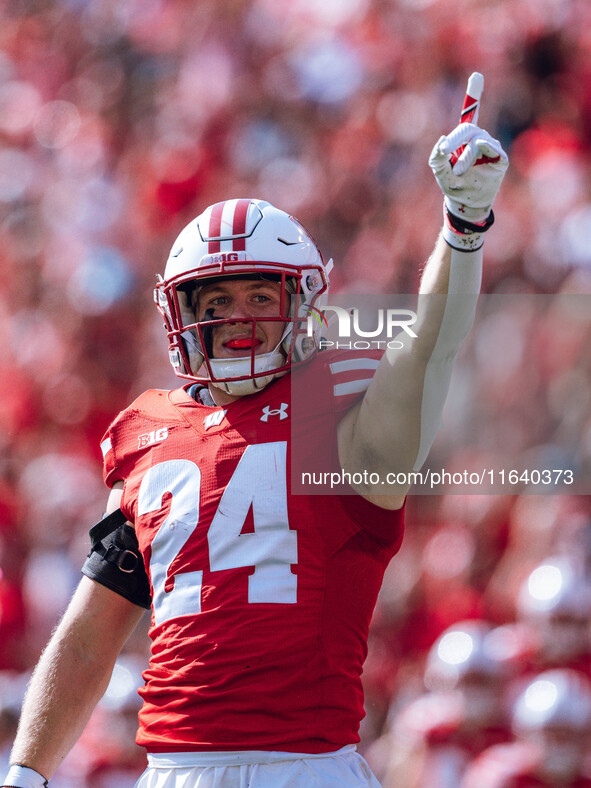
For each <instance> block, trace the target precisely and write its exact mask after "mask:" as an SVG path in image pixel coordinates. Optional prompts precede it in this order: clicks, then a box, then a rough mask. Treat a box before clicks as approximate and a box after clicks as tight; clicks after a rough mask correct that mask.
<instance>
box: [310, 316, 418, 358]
mask: <svg viewBox="0 0 591 788" xmlns="http://www.w3.org/2000/svg"><path fill="white" fill-rule="evenodd" d="M306 310H307V312H308V328H307V331H308V336H309V337H312V336H314V327H315V326H314V321H315V320H317V321H318V322H319V323H321V324H322V323H324V325H326V327H327V328H328V325H329V321H328V320H327V319H326V315H325V314H324V313H325V312H327V311H330V312H332V315H333V320H334V316H336V319H337V321H338V339H336V340H328V339H326V338H324V337H323V338H322V339H320V341H319V347H320V349H321V350H323V349H326V348H333V349H341V348H344V349H348V350H368V349H370V348H378V349H384V348H389V349H390V350H402V348H403V347H404V343H403V342H402V341H401V339H398V338H397V339H394V337H395V336H396V337H400V335H401V334H402V333H405V334H406V335H407V336H409V337H411V339H416V337H417V335H416V333H415V332H414V331H413V329H412V328H411V326H412V325H413V324H414V323H416V320H417V314H416V312H413V311H412V310H411V309H377V310H376V313H377V314H376V315H375V317H374V320H373V321H372V322H373V326H375V327H372V328H370V329H367V328H361V326H360V325H359V323H360V319H359V309H357V307H354V308H353V309H345V308H344V307H342V306H333V305H331V306H323V307H315V306H313V307H306ZM366 314H367V312H364V315H366ZM330 322H332V320H331V321H330ZM367 322H368V321H367V320H365V321H364V323H367ZM384 335H385V337H386V339H383V338H382V339H377V337H383V336H384ZM351 337H353V340H351ZM343 338H345V339H348V340H349V341H348V342H341V341H340V340H341V339H343ZM368 340H371V341H368Z"/></svg>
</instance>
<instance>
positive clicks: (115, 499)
mask: <svg viewBox="0 0 591 788" xmlns="http://www.w3.org/2000/svg"><path fill="white" fill-rule="evenodd" d="M122 496H123V482H115V484H114V485H113V489H112V490H111V492H110V493H109V497H108V499H107V508H106V512H107V514H111V512H114V511H116V510H117V509H119V507H120V506H121V498H122Z"/></svg>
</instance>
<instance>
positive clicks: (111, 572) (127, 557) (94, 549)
mask: <svg viewBox="0 0 591 788" xmlns="http://www.w3.org/2000/svg"><path fill="white" fill-rule="evenodd" d="M89 533H90V541H91V546H90V552H89V553H88V557H87V558H86V561H85V562H84V564H83V566H82V574H83V575H86V577H89V578H90V579H91V580H95V581H96V582H97V583H100V584H101V585H103V586H106V587H107V588H110V589H111V591H115V592H116V593H117V594H120V595H121V596H123V597H125V599H128V600H129V601H130V602H133V604H134V605H139V606H140V607H143V608H146V610H149V609H150V606H151V604H152V597H151V595H150V583H149V581H148V575H147V574H146V568H145V566H144V559H143V558H142V554H141V553H140V549H139V545H138V541H137V537H136V535H135V531H134V529H133V528H132V527H131V526H130V525H128V524H127V521H126V518H125V515H124V514H123V512H122V511H121V509H117V511H115V512H112V513H111V514H109V515H107V516H106V517H105V518H103V519H102V520H101V521H100V522H99V523H97V524H96V525H95V526H93V527H92V528H91V529H90V532H89Z"/></svg>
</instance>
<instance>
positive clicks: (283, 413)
mask: <svg viewBox="0 0 591 788" xmlns="http://www.w3.org/2000/svg"><path fill="white" fill-rule="evenodd" d="M269 416H279V419H286V418H287V402H282V403H281V405H280V406H279V407H278V408H271V406H270V405H265V407H264V408H263V415H262V416H261V421H269Z"/></svg>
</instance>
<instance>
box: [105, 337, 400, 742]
mask: <svg viewBox="0 0 591 788" xmlns="http://www.w3.org/2000/svg"><path fill="white" fill-rule="evenodd" d="M360 355H361V354H359V353H355V352H350V353H347V354H346V355H344V354H343V352H342V351H341V352H339V353H337V354H334V353H322V354H319V355H318V356H316V357H315V358H314V359H313V360H312V361H310V362H309V363H308V364H306V368H307V370H308V372H309V373H310V375H311V378H310V379H311V380H312V381H313V386H312V387H311V389H310V402H309V406H310V407H309V417H308V418H306V419H305V420H304V424H303V425H301V424H300V425H299V427H302V428H303V430H304V432H305V437H306V439H307V445H309V447H310V452H311V456H312V454H313V453H314V451H315V450H316V448H318V449H319V448H320V443H322V444H323V446H324V448H326V443H327V441H330V442H331V449H330V453H332V454H333V455H335V454H336V426H337V424H338V422H339V420H340V418H341V417H342V415H343V414H344V413H345V412H346V411H347V410H348V409H349V408H350V407H351V405H352V404H353V403H354V402H355V401H356V400H357V399H358V398H359V396H361V392H362V390H363V388H366V387H367V385H368V382H369V378H370V377H371V371H370V372H368V370H371V369H372V368H375V366H376V362H375V359H374V360H371V359H368V358H367V354H365V357H364V358H360ZM343 359H345V360H346V363H345V364H343ZM290 378H291V375H286V376H284V377H282V378H280V379H279V380H276V381H274V382H273V383H271V384H270V385H269V386H267V387H266V388H265V389H264V390H263V391H261V392H259V393H257V394H252V395H250V396H245V397H241V398H240V399H238V400H236V401H235V402H233V403H231V404H229V405H226V406H224V407H208V406H204V405H202V404H200V403H198V402H195V400H194V399H192V398H191V397H190V396H189V394H188V393H187V391H186V390H185V389H177V390H175V391H170V392H169V391H156V390H152V391H147V392H146V393H144V394H142V395H141V396H140V397H139V398H138V399H137V400H136V401H135V402H134V403H133V404H132V405H131V406H130V407H129V408H127V409H126V410H125V411H123V412H122V413H121V414H120V415H119V416H118V417H117V419H116V420H115V421H114V422H113V424H112V425H111V427H110V428H109V431H108V433H107V435H106V436H105V438H104V440H103V444H102V446H103V450H104V452H105V480H106V482H107V484H108V485H109V486H112V485H113V484H114V483H115V482H116V481H117V480H124V482H125V485H124V491H123V497H122V503H121V508H122V511H123V512H124V513H125V515H126V516H127V517H128V519H129V520H130V521H131V522H132V523H134V524H135V529H136V533H137V538H138V542H139V546H140V549H141V552H142V555H143V557H144V561H145V565H146V569H147V572H148V575H149V577H150V583H151V587H152V600H153V602H152V623H151V629H150V637H151V640H152V648H151V659H150V667H149V669H148V670H147V671H146V672H145V673H144V678H145V680H146V686H145V687H144V688H143V689H142V690H141V694H142V697H143V699H144V704H143V708H142V710H141V712H140V727H139V732H138V743H140V744H142V745H144V746H146V747H147V749H148V750H149V751H151V752H175V751H177V752H178V751H190V750H194V751H195V750H246V749H253V750H285V751H291V752H328V751H332V750H336V749H338V748H339V747H341V746H343V745H345V744H349V743H354V742H357V741H359V736H358V727H359V722H360V720H361V718H362V717H363V714H364V711H363V693H362V687H361V679H360V676H361V671H362V665H363V661H364V659H365V656H366V651H367V648H366V640H367V632H368V627H369V621H370V618H371V614H372V611H373V608H374V606H375V602H376V598H377V594H378V591H379V588H380V585H381V582H382V577H383V573H384V570H385V568H386V565H387V564H388V562H389V560H390V559H391V557H392V556H393V555H394V554H395V553H396V552H397V550H398V549H399V547H400V544H401V541H402V533H403V516H402V512H401V511H387V510H384V509H380V508H379V507H377V506H374V505H373V504H370V503H369V502H367V501H365V500H364V499H363V498H361V497H360V496H358V495H355V494H351V495H292V494H291V482H290V451H289V448H290V440H291V418H290V416H291V414H290V411H291V391H290ZM362 381H363V382H362ZM300 421H301V420H300Z"/></svg>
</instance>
